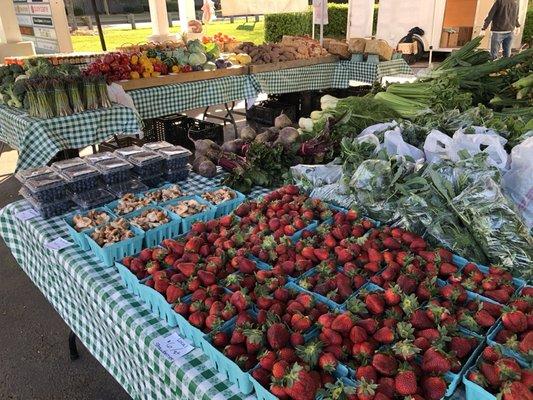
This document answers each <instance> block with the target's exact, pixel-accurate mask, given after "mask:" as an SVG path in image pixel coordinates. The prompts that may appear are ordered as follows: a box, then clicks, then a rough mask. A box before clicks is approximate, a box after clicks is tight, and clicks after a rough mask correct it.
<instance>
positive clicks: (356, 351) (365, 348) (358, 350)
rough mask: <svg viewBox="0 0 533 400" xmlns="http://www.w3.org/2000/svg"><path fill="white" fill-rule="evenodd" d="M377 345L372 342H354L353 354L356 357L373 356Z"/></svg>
mask: <svg viewBox="0 0 533 400" xmlns="http://www.w3.org/2000/svg"><path fill="white" fill-rule="evenodd" d="M374 350H375V347H374V346H373V345H372V344H371V343H370V342H361V343H354V345H353V346H352V355H353V356H354V357H361V358H366V357H370V356H372V354H373V353H374Z"/></svg>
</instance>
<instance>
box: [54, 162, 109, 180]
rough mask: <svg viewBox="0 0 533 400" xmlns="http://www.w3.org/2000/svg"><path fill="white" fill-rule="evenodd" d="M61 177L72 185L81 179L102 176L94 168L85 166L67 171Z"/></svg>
mask: <svg viewBox="0 0 533 400" xmlns="http://www.w3.org/2000/svg"><path fill="white" fill-rule="evenodd" d="M61 175H62V176H63V177H64V178H65V180H66V181H67V182H68V183H72V182H77V181H79V180H81V179H86V178H90V177H93V176H98V175H100V172H98V170H97V169H96V168H95V167H94V166H92V165H89V164H85V165H84V166H83V167H77V168H70V169H66V170H64V171H63V172H62V173H61Z"/></svg>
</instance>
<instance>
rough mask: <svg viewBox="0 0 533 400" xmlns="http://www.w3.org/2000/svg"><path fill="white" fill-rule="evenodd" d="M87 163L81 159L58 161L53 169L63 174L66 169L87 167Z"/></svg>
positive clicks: (53, 165)
mask: <svg viewBox="0 0 533 400" xmlns="http://www.w3.org/2000/svg"><path fill="white" fill-rule="evenodd" d="M86 164H87V163H86V162H85V161H84V160H82V159H81V158H80V157H74V158H69V159H68V160H62V161H56V162H55V163H53V164H52V168H53V169H55V170H56V171H58V172H62V171H64V170H66V169H69V168H73V167H79V166H82V165H86Z"/></svg>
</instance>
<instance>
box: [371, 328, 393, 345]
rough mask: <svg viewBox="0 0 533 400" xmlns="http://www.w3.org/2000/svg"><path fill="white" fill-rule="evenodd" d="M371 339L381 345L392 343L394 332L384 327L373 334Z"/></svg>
mask: <svg viewBox="0 0 533 400" xmlns="http://www.w3.org/2000/svg"><path fill="white" fill-rule="evenodd" d="M373 338H374V339H375V340H377V341H378V342H380V343H383V344H388V343H392V342H394V331H393V330H392V329H391V328H390V327H388V326H384V327H383V328H381V329H378V330H377V331H376V333H374V335H373Z"/></svg>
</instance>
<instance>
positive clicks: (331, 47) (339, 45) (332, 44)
mask: <svg viewBox="0 0 533 400" xmlns="http://www.w3.org/2000/svg"><path fill="white" fill-rule="evenodd" d="M324 48H325V49H326V50H327V51H328V52H329V53H330V54H334V55H336V56H339V57H341V58H345V59H348V58H350V56H351V54H352V53H350V51H349V50H348V43H346V42H343V41H340V40H333V39H332V40H328V41H327V42H326V41H324Z"/></svg>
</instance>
